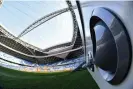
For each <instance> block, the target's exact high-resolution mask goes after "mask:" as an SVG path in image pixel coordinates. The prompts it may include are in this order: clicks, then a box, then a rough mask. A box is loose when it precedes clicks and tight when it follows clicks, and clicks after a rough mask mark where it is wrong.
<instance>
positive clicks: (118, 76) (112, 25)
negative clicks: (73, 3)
mask: <svg viewBox="0 0 133 89" xmlns="http://www.w3.org/2000/svg"><path fill="white" fill-rule="evenodd" d="M99 20H102V21H103V22H104V23H105V24H106V25H107V26H108V28H109V30H110V31H111V33H112V35H113V37H114V40H115V43H116V49H117V61H118V62H117V69H116V72H115V73H109V72H108V71H104V70H102V69H100V68H98V69H99V71H100V73H101V72H104V73H105V74H106V75H107V76H106V78H105V77H104V76H103V74H102V73H101V74H102V77H103V78H104V79H105V80H106V81H108V82H110V83H111V84H119V83H121V82H122V81H123V80H124V78H125V76H126V75H127V72H128V70H129V67H130V63H131V60H130V59H131V52H132V51H131V43H130V39H129V36H128V33H127V31H126V30H125V26H124V25H123V24H122V22H121V21H120V19H119V18H117V16H116V15H115V14H114V13H113V12H112V11H109V10H108V9H106V8H102V7H100V8H96V9H94V11H93V13H92V17H91V19H90V32H91V37H92V39H93V41H95V35H94V31H93V27H94V25H95V24H96V23H97V22H98V21H99ZM118 28H119V29H118ZM93 46H96V43H95V42H93ZM93 51H94V52H93V53H94V55H95V47H93Z"/></svg>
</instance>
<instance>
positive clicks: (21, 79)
mask: <svg viewBox="0 0 133 89" xmlns="http://www.w3.org/2000/svg"><path fill="white" fill-rule="evenodd" d="M0 85H1V86H2V87H3V89H99V88H98V86H97V84H96V83H95V82H94V80H93V79H92V77H91V76H90V74H89V73H88V71H87V70H81V71H76V72H64V73H49V74H43V73H27V72H20V71H16V70H10V69H6V68H3V67H0Z"/></svg>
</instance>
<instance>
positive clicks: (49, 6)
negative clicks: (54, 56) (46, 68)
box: [0, 1, 73, 49]
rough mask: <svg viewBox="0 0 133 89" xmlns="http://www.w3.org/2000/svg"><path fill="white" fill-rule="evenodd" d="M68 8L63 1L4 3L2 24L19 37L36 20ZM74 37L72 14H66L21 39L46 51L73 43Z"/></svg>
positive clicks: (1, 11) (0, 14)
mask: <svg viewBox="0 0 133 89" xmlns="http://www.w3.org/2000/svg"><path fill="white" fill-rule="evenodd" d="M66 7H67V4H66V2H63V1H4V3H3V5H2V7H1V8H0V24H1V25H2V26H4V27H5V28H6V29H7V30H8V31H9V32H10V33H12V34H14V35H15V36H18V34H20V32H21V31H23V30H24V29H25V28H26V27H27V26H28V25H30V24H31V23H33V22H34V21H35V20H37V19H39V18H41V17H43V16H44V15H47V14H49V13H51V12H54V11H56V10H60V9H62V8H66ZM72 35H73V22H72V17H71V14H70V12H66V13H63V14H61V15H60V16H57V17H55V18H53V19H51V20H49V21H48V22H46V23H44V24H43V25H41V26H39V27H38V28H36V29H34V30H33V31H31V32H30V33H28V34H26V35H25V36H23V37H22V38H21V39H22V40H24V41H26V42H28V43H30V44H33V45H34V46H37V47H39V48H42V49H45V48H47V47H50V46H53V45H56V44H60V43H64V42H68V41H71V39H72Z"/></svg>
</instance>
